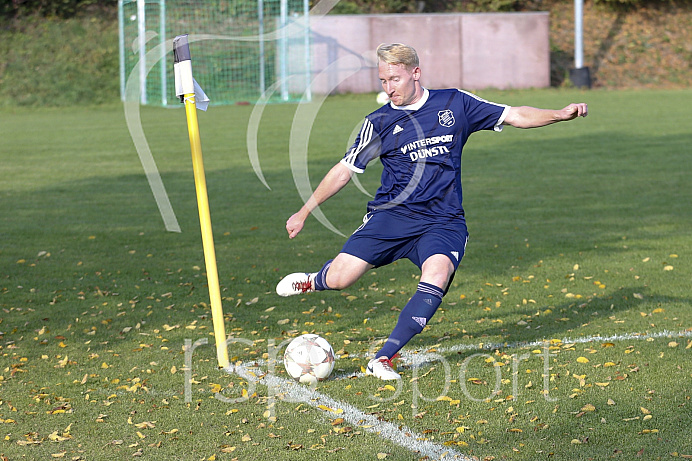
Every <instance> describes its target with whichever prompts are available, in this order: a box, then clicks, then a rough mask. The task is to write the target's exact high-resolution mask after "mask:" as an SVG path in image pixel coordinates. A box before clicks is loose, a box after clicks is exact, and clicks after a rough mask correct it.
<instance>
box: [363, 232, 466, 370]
mask: <svg viewBox="0 0 692 461" xmlns="http://www.w3.org/2000/svg"><path fill="white" fill-rule="evenodd" d="M467 239H468V233H467V231H466V226H465V225H463V223H462V225H455V226H451V227H447V226H440V227H437V228H431V229H429V230H428V231H427V232H426V233H425V234H424V235H423V236H421V238H420V239H418V240H417V241H416V242H415V246H414V247H413V248H412V249H411V251H410V252H409V253H407V257H408V258H409V259H410V260H411V261H412V262H413V263H414V264H416V265H417V266H419V267H420V268H421V278H420V283H419V284H418V287H417V290H416V293H415V294H414V295H413V296H412V297H411V299H410V300H409V301H408V303H407V304H406V306H404V308H403V309H402V310H401V313H400V314H399V318H398V320H397V324H396V326H395V327H394V329H393V330H392V333H391V334H390V335H389V338H387V341H386V342H385V344H384V346H382V349H380V351H379V352H377V354H375V358H374V359H373V360H371V361H370V362H369V363H368V367H367V374H372V375H374V376H375V377H377V378H380V379H384V380H389V379H400V376H399V374H398V373H396V371H395V370H394V368H393V365H392V362H391V358H392V357H394V355H395V354H396V353H397V352H399V350H401V348H403V347H404V346H405V345H406V344H407V343H408V342H409V341H410V340H411V339H412V338H413V337H414V336H415V335H417V334H419V333H421V332H422V331H423V329H424V328H425V326H426V325H427V324H428V322H429V321H430V319H431V318H432V316H433V315H434V314H435V312H436V311H437V308H438V307H440V304H441V303H442V297H443V296H444V295H445V294H446V292H447V288H448V286H449V283H450V281H451V279H452V278H453V276H454V273H455V272H456V269H457V267H458V265H459V262H460V261H461V258H462V257H463V255H464V251H465V249H466V241H467Z"/></svg>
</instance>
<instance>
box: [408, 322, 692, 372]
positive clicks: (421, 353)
mask: <svg viewBox="0 0 692 461" xmlns="http://www.w3.org/2000/svg"><path fill="white" fill-rule="evenodd" d="M674 336H675V337H679V338H690V337H692V329H688V330H685V331H670V330H663V331H659V332H657V333H625V334H622V335H610V336H601V335H596V336H584V337H581V338H568V337H566V338H563V339H561V340H560V341H561V342H562V343H563V344H585V343H591V342H594V341H603V342H613V341H631V340H642V339H644V340H646V339H649V338H652V339H657V338H665V337H674ZM548 342H550V339H541V340H538V341H532V342H520V341H517V342H512V343H487V344H486V343H480V344H457V345H455V346H450V347H437V348H435V353H436V354H444V353H447V352H460V351H481V350H495V349H516V348H527V347H539V346H543V345H545V344H546V343H548ZM428 349H429V348H426V349H418V350H413V351H402V352H401V358H402V360H403V361H404V362H405V363H408V364H411V365H420V364H422V363H425V362H428V361H430V360H429V358H428V357H429V356H430V354H428V353H427V352H426V351H427V350H428Z"/></svg>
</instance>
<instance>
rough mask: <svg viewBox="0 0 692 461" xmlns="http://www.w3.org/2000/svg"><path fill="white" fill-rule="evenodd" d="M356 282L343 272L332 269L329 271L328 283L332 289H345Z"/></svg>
mask: <svg viewBox="0 0 692 461" xmlns="http://www.w3.org/2000/svg"><path fill="white" fill-rule="evenodd" d="M354 283H355V280H350V279H349V278H348V277H346V276H345V275H344V274H343V273H340V272H338V271H335V270H331V269H330V270H329V272H327V285H328V286H329V288H330V289H332V290H343V289H344V288H348V287H350V286H351V285H353V284H354Z"/></svg>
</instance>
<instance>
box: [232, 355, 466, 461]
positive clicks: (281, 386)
mask: <svg viewBox="0 0 692 461" xmlns="http://www.w3.org/2000/svg"><path fill="white" fill-rule="evenodd" d="M253 368H254V367H253ZM253 368H248V367H245V366H243V365H236V366H235V367H234V369H233V371H232V372H233V373H236V374H238V375H239V376H244V377H246V378H247V377H248V376H252V373H255V371H253ZM226 371H227V372H231V371H230V370H228V369H226ZM258 382H259V383H260V384H263V385H265V386H268V387H273V388H274V389H277V390H278V391H279V394H281V395H282V396H283V397H284V399H289V400H290V401H292V402H301V403H305V404H307V405H310V406H311V407H314V408H318V409H320V410H322V411H324V412H325V414H328V413H327V412H328V410H324V409H322V408H320V406H324V407H328V408H331V409H333V410H338V409H340V410H343V412H340V413H338V416H339V417H341V418H344V420H345V421H348V423H349V424H352V425H354V426H357V427H358V428H360V429H364V430H366V431H368V432H372V433H374V434H377V435H379V436H380V437H382V438H384V439H386V440H389V441H391V442H393V443H395V444H397V445H399V446H401V447H403V448H406V449H407V450H409V451H411V452H413V453H416V454H420V456H421V457H424V456H429V457H430V458H433V459H440V458H444V459H461V460H467V461H471V460H472V458H469V457H467V456H466V455H464V454H463V453H461V452H458V451H456V450H454V449H452V448H449V447H445V446H442V445H440V444H437V443H434V442H430V441H428V440H425V439H426V437H425V436H424V435H422V434H418V433H417V432H414V431H413V430H411V429H410V428H408V427H406V426H402V427H401V429H400V428H399V427H400V426H398V425H396V424H392V423H390V422H387V421H381V420H379V419H378V418H377V416H375V415H369V414H367V413H364V412H362V411H360V410H359V409H358V408H356V407H354V406H353V405H351V404H349V403H346V402H342V401H340V400H336V399H333V398H331V397H329V396H327V395H325V394H322V393H321V392H317V391H316V390H313V389H311V388H310V387H308V386H305V385H302V384H298V383H296V382H294V381H290V380H288V379H285V378H280V377H278V376H276V375H272V374H267V375H265V376H263V377H261V378H260V379H259V380H258ZM279 400H280V399H279ZM334 415H335V416H336V415H337V413H334Z"/></svg>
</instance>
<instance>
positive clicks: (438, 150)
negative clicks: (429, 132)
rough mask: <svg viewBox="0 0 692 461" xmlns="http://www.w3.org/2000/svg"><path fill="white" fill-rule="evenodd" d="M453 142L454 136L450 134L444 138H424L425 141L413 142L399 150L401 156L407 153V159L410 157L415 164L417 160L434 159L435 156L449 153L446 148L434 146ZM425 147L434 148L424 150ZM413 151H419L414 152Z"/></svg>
mask: <svg viewBox="0 0 692 461" xmlns="http://www.w3.org/2000/svg"><path fill="white" fill-rule="evenodd" d="M453 140H454V135H452V134H447V135H444V136H433V137H431V138H425V139H419V140H418V141H414V142H411V143H408V144H406V145H405V146H404V147H402V148H401V152H402V153H403V154H407V153H408V155H409V157H411V161H412V162H415V161H416V160H418V159H422V158H426V157H435V156H437V155H440V154H443V153H449V149H447V146H435V144H440V143H450V142H452V141H453ZM427 146H434V147H430V148H426V147H427ZM414 149H420V150H414Z"/></svg>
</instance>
